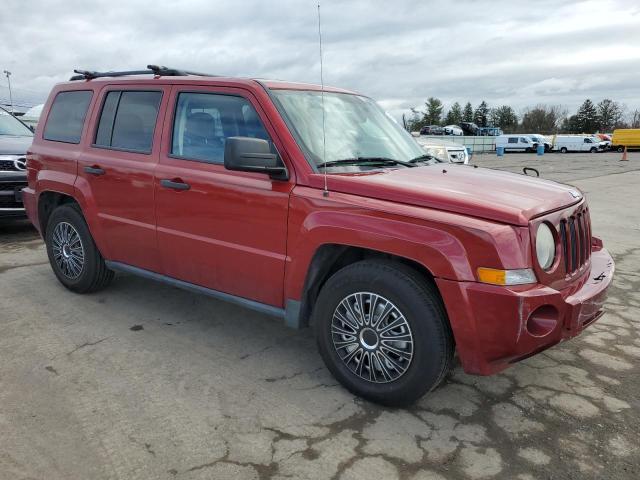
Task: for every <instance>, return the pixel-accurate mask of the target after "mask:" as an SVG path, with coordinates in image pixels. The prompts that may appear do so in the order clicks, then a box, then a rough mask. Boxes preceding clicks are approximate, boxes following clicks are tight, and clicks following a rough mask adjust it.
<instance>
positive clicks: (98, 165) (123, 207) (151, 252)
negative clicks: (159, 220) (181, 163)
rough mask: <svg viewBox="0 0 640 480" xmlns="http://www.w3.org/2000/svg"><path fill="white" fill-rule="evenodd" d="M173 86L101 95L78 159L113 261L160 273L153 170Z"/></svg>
mask: <svg viewBox="0 0 640 480" xmlns="http://www.w3.org/2000/svg"><path fill="white" fill-rule="evenodd" d="M169 92H170V88H169V87H166V86H162V85H158V86H155V85H154V87H153V88H148V87H147V88H137V89H131V88H126V89H123V88H121V87H120V88H119V87H118V86H115V85H114V86H112V87H109V88H107V89H105V90H103V91H102V92H101V98H100V105H101V108H100V109H99V110H98V111H97V112H96V113H95V114H94V117H95V118H94V119H93V121H92V122H90V124H91V125H97V127H96V129H95V131H93V132H89V135H91V142H90V144H89V145H88V146H87V147H86V149H85V150H84V151H83V153H82V156H81V157H80V159H79V160H78V178H77V180H76V187H77V188H79V189H82V190H83V192H85V198H86V199H87V205H88V208H90V209H94V213H95V215H91V216H92V217H93V218H97V219H98V225H97V227H98V228H100V230H101V232H100V235H99V236H98V237H99V238H100V239H101V240H102V242H103V250H104V251H103V252H102V253H103V255H104V256H105V257H106V258H107V259H108V260H113V261H117V262H122V263H126V264H129V265H134V266H136V267H140V268H144V269H147V270H151V271H154V272H157V271H158V270H159V268H160V255H159V253H158V248H157V240H156V231H155V229H156V224H155V209H154V207H155V205H154V198H153V195H154V188H153V182H154V171H155V167H156V164H157V163H158V157H159V154H160V153H159V152H160V138H161V133H162V132H161V130H162V129H161V127H158V128H156V124H157V121H158V119H161V118H163V113H164V108H165V107H166V101H167V97H168V95H169Z"/></svg>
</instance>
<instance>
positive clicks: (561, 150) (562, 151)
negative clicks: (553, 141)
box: [560, 147, 568, 153]
mask: <svg viewBox="0 0 640 480" xmlns="http://www.w3.org/2000/svg"><path fill="white" fill-rule="evenodd" d="M567 152H568V150H567V147H562V148H561V149H560V153H567Z"/></svg>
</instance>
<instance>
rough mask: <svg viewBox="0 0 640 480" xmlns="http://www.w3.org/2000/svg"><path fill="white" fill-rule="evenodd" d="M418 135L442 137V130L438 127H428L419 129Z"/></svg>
mask: <svg viewBox="0 0 640 480" xmlns="http://www.w3.org/2000/svg"><path fill="white" fill-rule="evenodd" d="M420 135H444V128H442V127H441V126H440V125H429V126H428V127H422V128H421V129H420Z"/></svg>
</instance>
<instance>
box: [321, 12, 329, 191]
mask: <svg viewBox="0 0 640 480" xmlns="http://www.w3.org/2000/svg"><path fill="white" fill-rule="evenodd" d="M318 46H319V51H320V98H321V102H322V163H323V169H324V173H323V176H324V191H323V192H322V195H324V196H325V197H328V196H329V188H328V187H327V137H326V134H325V121H324V76H323V73H324V72H323V69H322V27H321V22H320V2H318Z"/></svg>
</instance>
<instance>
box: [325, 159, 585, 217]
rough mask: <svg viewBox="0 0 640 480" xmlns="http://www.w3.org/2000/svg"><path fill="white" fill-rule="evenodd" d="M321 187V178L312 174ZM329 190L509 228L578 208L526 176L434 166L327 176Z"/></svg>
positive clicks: (557, 189)
mask: <svg viewBox="0 0 640 480" xmlns="http://www.w3.org/2000/svg"><path fill="white" fill-rule="evenodd" d="M313 177H315V178H313V180H312V181H313V184H314V186H315V183H318V185H317V186H318V187H320V188H321V186H322V175H320V174H316V175H313ZM328 182H329V185H328V186H329V190H334V191H338V192H343V193H350V194H355V195H361V196H365V197H371V198H378V199H380V200H389V201H392V202H398V203H405V204H410V205H416V206H422V207H428V208H434V209H438V210H445V211H449V212H454V213H461V214H464V215H471V216H474V217H480V218H486V219H488V220H495V221H498V222H501V223H507V224H511V225H521V226H526V225H528V222H529V220H530V219H531V218H533V217H536V216H538V215H541V214H543V213H546V212H549V211H552V210H557V209H560V208H563V207H566V206H568V205H571V204H574V203H577V202H578V201H580V199H581V198H582V194H581V193H580V191H579V190H578V189H577V188H575V187H571V186H568V185H562V184H560V183H556V182H552V181H550V180H543V179H540V178H535V177H528V176H526V175H519V174H515V173H508V172H502V171H498V170H491V169H487V168H474V167H471V166H463V165H452V164H449V163H447V164H438V165H431V166H423V167H417V168H399V169H393V170H391V169H389V170H381V171H376V172H375V173H369V172H367V173H363V174H356V175H329V178H328Z"/></svg>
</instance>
